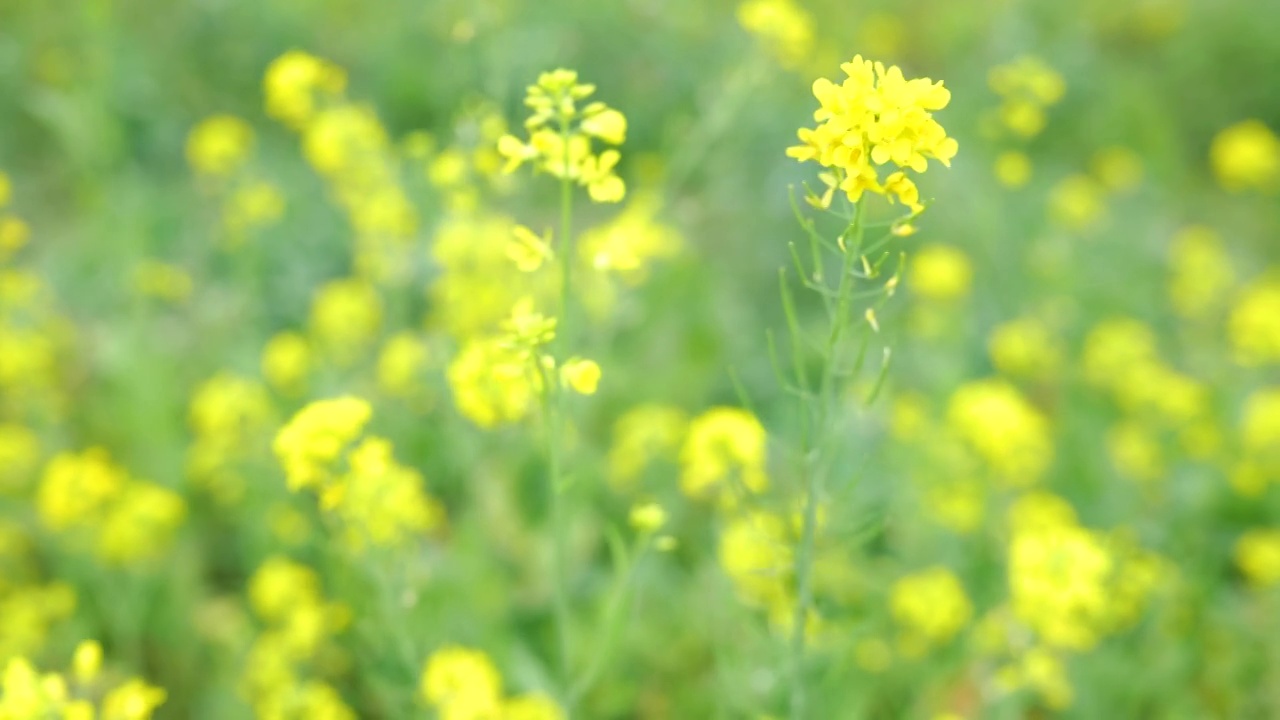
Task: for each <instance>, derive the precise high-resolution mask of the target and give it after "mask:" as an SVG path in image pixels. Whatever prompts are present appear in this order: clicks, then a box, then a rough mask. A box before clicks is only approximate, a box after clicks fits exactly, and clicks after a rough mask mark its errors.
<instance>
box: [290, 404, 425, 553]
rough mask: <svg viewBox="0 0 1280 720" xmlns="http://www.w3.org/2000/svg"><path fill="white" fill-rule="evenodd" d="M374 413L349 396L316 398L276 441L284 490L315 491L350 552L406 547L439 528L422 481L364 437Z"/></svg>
mask: <svg viewBox="0 0 1280 720" xmlns="http://www.w3.org/2000/svg"><path fill="white" fill-rule="evenodd" d="M372 415H373V410H372V408H371V407H370V405H369V403H368V402H366V401H364V400H362V399H360V398H356V397H353V396H345V397H339V398H333V399H329V400H318V401H315V402H312V403H310V404H308V405H307V406H305V407H303V408H302V409H301V410H299V411H298V413H297V414H296V415H294V416H293V418H292V419H291V420H290V421H289V422H288V423H286V424H285V425H284V427H282V428H281V429H280V432H279V433H278V434H277V435H276V439H275V443H274V449H275V453H276V456H277V458H278V459H279V460H280V463H281V465H282V466H283V467H284V469H285V475H286V481H287V484H288V486H289V489H290V490H294V491H297V490H301V489H304V488H305V489H309V490H311V491H312V492H314V493H315V494H316V496H317V497H318V499H319V501H320V508H321V509H322V510H323V511H325V512H326V513H328V514H329V515H330V516H332V517H333V518H334V519H335V520H336V521H337V522H338V523H339V526H340V528H341V535H340V537H341V538H342V540H343V541H344V542H345V543H346V545H347V546H348V547H350V548H352V549H354V550H363V549H364V548H366V547H367V546H369V545H373V546H379V547H398V546H403V545H405V544H406V543H409V542H412V541H413V539H414V538H416V537H420V536H423V535H425V534H426V533H428V532H430V531H433V530H436V529H438V528H440V527H441V526H442V525H443V523H444V509H443V507H442V506H441V505H440V503H439V502H438V501H437V500H436V499H435V498H433V497H431V496H430V495H428V494H427V493H426V492H425V490H424V489H423V485H424V484H425V481H424V479H423V477H422V475H421V474H420V473H418V472H417V471H416V470H413V469H412V468H408V467H405V466H403V465H401V464H399V463H397V462H396V461H395V459H394V457H393V454H392V446H391V443H390V441H388V440H386V439H384V438H380V437H376V436H372V435H368V436H365V435H364V434H363V430H364V426H365V424H366V423H367V422H368V421H369V419H370V418H371V417H372Z"/></svg>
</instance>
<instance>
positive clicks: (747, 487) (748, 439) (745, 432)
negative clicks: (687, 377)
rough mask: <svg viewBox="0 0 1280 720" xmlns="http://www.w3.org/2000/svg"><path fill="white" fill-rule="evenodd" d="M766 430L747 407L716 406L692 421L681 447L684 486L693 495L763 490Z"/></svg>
mask: <svg viewBox="0 0 1280 720" xmlns="http://www.w3.org/2000/svg"><path fill="white" fill-rule="evenodd" d="M765 440H766V435H765V430H764V426H763V425H761V424H760V421H759V420H757V419H756V417H755V416H754V415H752V414H751V413H749V412H747V411H746V410H740V409H738V408H729V407H720V408H712V409H711V410H708V411H706V412H704V413H702V414H701V415H699V416H698V417H696V418H694V419H693V420H692V421H691V422H690V423H689V430H688V435H687V436H686V437H685V441H684V446H683V447H682V448H681V450H680V468H681V470H680V489H681V490H683V491H684V493H685V494H686V495H688V496H690V497H694V498H706V497H709V496H713V494H715V495H719V496H720V497H722V498H725V499H728V500H731V499H732V498H733V497H735V496H737V495H738V494H739V493H740V492H742V491H746V492H749V493H758V492H762V491H763V490H764V489H765V487H766V486H767V485H768V482H769V481H768V476H767V474H766V469H765V450H766V448H765Z"/></svg>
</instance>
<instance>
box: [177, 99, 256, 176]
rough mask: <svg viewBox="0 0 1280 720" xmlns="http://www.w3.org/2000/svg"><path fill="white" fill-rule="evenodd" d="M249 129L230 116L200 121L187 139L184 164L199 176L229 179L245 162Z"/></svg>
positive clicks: (250, 144)
mask: <svg viewBox="0 0 1280 720" xmlns="http://www.w3.org/2000/svg"><path fill="white" fill-rule="evenodd" d="M252 148H253V128H252V127H250V126H249V123H247V122H245V121H244V120H241V119H240V118H238V117H235V116H233V115H215V116H213V117H211V118H208V119H206V120H203V121H201V122H200V124H199V125H196V126H195V127H194V128H192V129H191V133H190V134H189V135H187V162H188V163H189V164H190V165H191V169H193V170H195V171H196V172H197V173H199V174H201V175H207V176H209V177H215V178H226V177H230V176H231V175H232V174H233V173H235V171H236V170H239V169H240V168H241V167H242V166H243V165H244V164H245V162H246V161H247V160H248V159H249V154H250V152H251V150H252Z"/></svg>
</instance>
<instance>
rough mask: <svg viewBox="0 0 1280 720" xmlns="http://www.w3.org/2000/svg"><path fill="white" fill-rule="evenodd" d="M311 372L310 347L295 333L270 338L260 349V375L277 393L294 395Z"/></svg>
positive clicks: (283, 333)
mask: <svg viewBox="0 0 1280 720" xmlns="http://www.w3.org/2000/svg"><path fill="white" fill-rule="evenodd" d="M310 372H311V346H310V345H308V344H307V339H306V338H305V337H303V336H302V335H301V334H299V333H296V332H282V333H279V334H277V335H274V336H272V338H271V339H270V340H269V341H267V345H266V347H264V348H263V349H262V375H263V377H265V378H266V379H267V382H269V383H271V386H272V387H274V388H275V389H276V390H277V391H279V392H282V393H286V394H290V395H292V394H296V393H297V392H299V391H300V390H301V389H302V387H303V385H304V383H305V382H306V378H307V375H308V374H309V373H310Z"/></svg>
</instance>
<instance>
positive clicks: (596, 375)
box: [560, 357, 600, 395]
mask: <svg viewBox="0 0 1280 720" xmlns="http://www.w3.org/2000/svg"><path fill="white" fill-rule="evenodd" d="M560 378H561V382H563V383H564V385H565V386H566V387H568V388H570V389H572V390H573V391H574V392H576V393H578V394H579V395H594V394H595V392H596V388H597V387H599V385H600V366H599V365H597V364H596V362H595V361H594V360H587V359H585V358H578V357H573V358H569V359H568V360H566V361H565V363H564V366H563V367H561V368H560Z"/></svg>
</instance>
